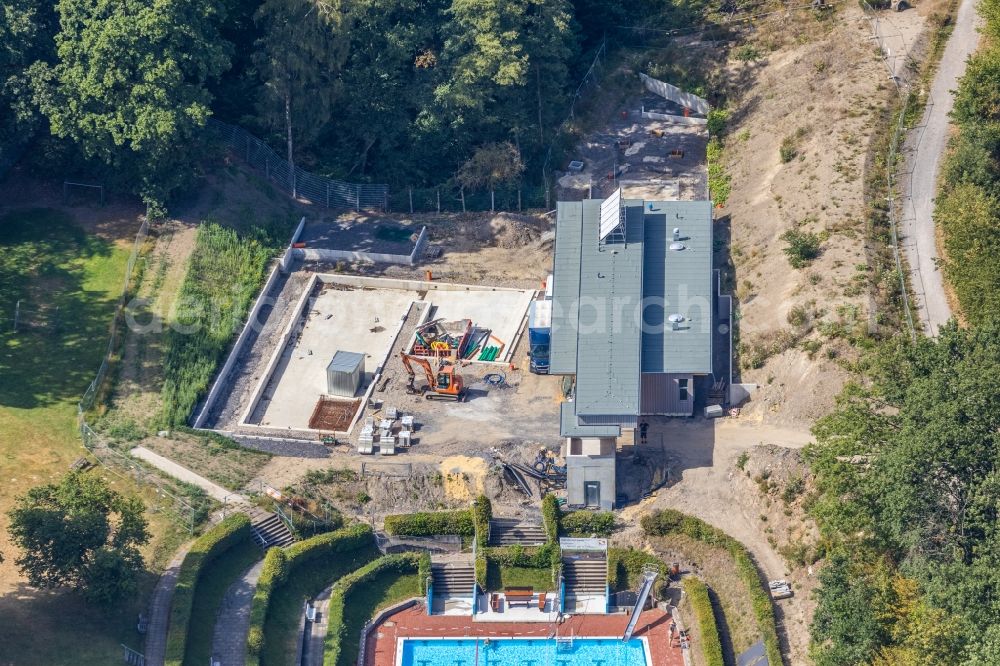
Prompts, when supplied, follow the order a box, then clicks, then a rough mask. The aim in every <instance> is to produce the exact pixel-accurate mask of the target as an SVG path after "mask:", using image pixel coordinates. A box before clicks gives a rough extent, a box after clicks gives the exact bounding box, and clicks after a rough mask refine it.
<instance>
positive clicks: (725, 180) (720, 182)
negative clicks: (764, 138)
mask: <svg viewBox="0 0 1000 666" xmlns="http://www.w3.org/2000/svg"><path fill="white" fill-rule="evenodd" d="M705 157H706V159H707V160H708V189H709V191H710V192H711V195H712V200H713V201H714V202H715V203H716V204H718V205H720V206H724V205H725V204H726V201H728V200H729V192H730V190H731V189H732V188H731V187H730V184H729V181H730V177H729V174H727V173H726V169H725V167H723V166H722V142H721V141H719V137H717V136H713V137H712V138H711V139H709V140H708V147H707V148H706V150H705Z"/></svg>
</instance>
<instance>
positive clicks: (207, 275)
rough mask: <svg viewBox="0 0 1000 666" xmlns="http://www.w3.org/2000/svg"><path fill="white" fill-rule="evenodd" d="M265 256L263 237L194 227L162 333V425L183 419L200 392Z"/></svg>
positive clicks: (233, 328)
mask: <svg viewBox="0 0 1000 666" xmlns="http://www.w3.org/2000/svg"><path fill="white" fill-rule="evenodd" d="M271 255H272V250H271V249H270V248H269V247H268V246H267V244H266V241H265V240H264V239H263V238H241V237H240V236H239V235H238V234H237V232H236V231H234V230H232V229H227V228H224V227H221V226H219V225H218V224H214V223H209V224H205V225H203V226H202V227H201V228H200V229H199V230H198V240H197V245H196V246H195V250H194V253H193V254H192V255H191V263H190V266H189V267H188V272H187V277H185V279H184V284H183V285H182V286H181V291H180V294H179V296H178V301H177V311H176V313H174V315H173V317H172V320H171V322H170V330H169V331H168V333H167V336H166V342H165V345H166V354H165V358H164V364H163V365H164V377H165V379H164V383H163V411H162V413H161V420H162V421H163V422H164V423H165V424H169V425H180V424H183V423H185V422H186V421H187V419H188V417H189V416H190V414H191V411H192V409H193V408H194V406H195V404H196V403H197V402H198V400H199V399H201V397H202V396H203V395H204V394H205V391H206V390H207V389H208V385H209V382H210V381H211V379H212V374H213V372H214V371H215V368H216V366H217V365H218V363H219V361H220V360H221V359H222V358H223V356H224V355H225V352H226V348H227V347H228V345H229V341H230V340H231V339H232V338H233V335H234V334H235V333H236V332H237V331H238V330H239V328H240V327H241V326H242V324H243V320H244V318H245V316H246V312H247V310H248V309H249V307H250V304H251V303H252V302H253V299H254V296H255V295H256V293H257V290H258V289H259V288H260V285H261V282H262V281H263V278H264V272H265V269H266V268H267V263H268V259H269V258H270V257H271Z"/></svg>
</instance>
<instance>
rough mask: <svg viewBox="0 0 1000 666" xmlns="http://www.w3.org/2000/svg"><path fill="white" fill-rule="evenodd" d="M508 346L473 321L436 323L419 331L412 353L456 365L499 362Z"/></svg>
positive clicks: (428, 324)
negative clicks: (459, 362) (473, 323)
mask: <svg viewBox="0 0 1000 666" xmlns="http://www.w3.org/2000/svg"><path fill="white" fill-rule="evenodd" d="M505 346H506V343H505V342H504V341H503V340H501V339H499V338H498V337H496V336H495V335H493V331H491V330H490V329H488V328H480V327H478V326H473V325H472V320H471V319H459V320H458V321H444V320H442V319H435V320H433V321H429V322H427V323H426V324H423V325H421V326H419V327H417V333H416V337H415V340H414V343H413V350H412V353H413V354H414V355H416V356H432V357H435V358H439V359H449V360H452V361H460V360H464V361H495V360H496V359H497V358H498V357H499V356H500V354H501V353H503V350H504V347H505Z"/></svg>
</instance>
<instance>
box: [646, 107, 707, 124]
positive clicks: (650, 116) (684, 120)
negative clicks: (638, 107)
mask: <svg viewBox="0 0 1000 666" xmlns="http://www.w3.org/2000/svg"><path fill="white" fill-rule="evenodd" d="M642 117H643V118H646V119H647V120H664V121H666V122H668V123H672V124H674V125H707V124H708V119H707V118H691V117H689V116H672V115H670V114H667V113H655V112H653V111H646V110H645V109H643V110H642Z"/></svg>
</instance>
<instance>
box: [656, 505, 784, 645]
mask: <svg viewBox="0 0 1000 666" xmlns="http://www.w3.org/2000/svg"><path fill="white" fill-rule="evenodd" d="M640 524H641V525H642V529H643V531H644V532H645V533H646V534H647V535H649V536H666V535H668V534H684V535H687V536H688V537H690V538H692V539H695V540H696V541H701V542H702V543H707V544H709V545H712V546H718V547H720V548H724V549H726V550H727V551H728V552H729V555H730V556H731V557H732V558H733V564H734V565H735V569H736V574H737V575H738V576H739V578H740V580H741V581H743V584H744V585H746V587H747V592H748V594H749V595H750V605H751V607H752V608H753V613H754V617H755V618H756V619H757V627H758V629H759V630H760V632H761V634H763V636H764V648H765V650H766V651H767V659H768V661H769V662H770V663H772V664H781V663H784V662H782V660H781V647H780V644H779V643H778V630H777V627H776V626H775V623H774V607H773V606H772V605H771V593H770V592H769V591H768V589H767V586H766V584H765V581H763V580H762V579H761V577H760V572H759V571H757V566H756V565H755V564H754V562H753V558H752V557H751V556H750V553H749V552H747V549H746V548H745V547H744V546H743V544H742V543H740V542H739V541H737V540H736V539H734V538H732V537H731V536H729V535H728V534H726V533H725V532H723V531H722V530H720V529H718V528H716V527H712V526H711V525H709V524H708V523H706V522H704V521H702V520H699V519H698V518H695V517H694V516H688V515H686V514H683V513H681V512H680V511H674V510H673V509H663V510H661V511H657V512H656V513H651V514H647V515H645V516H643V517H642V520H641V521H640Z"/></svg>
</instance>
